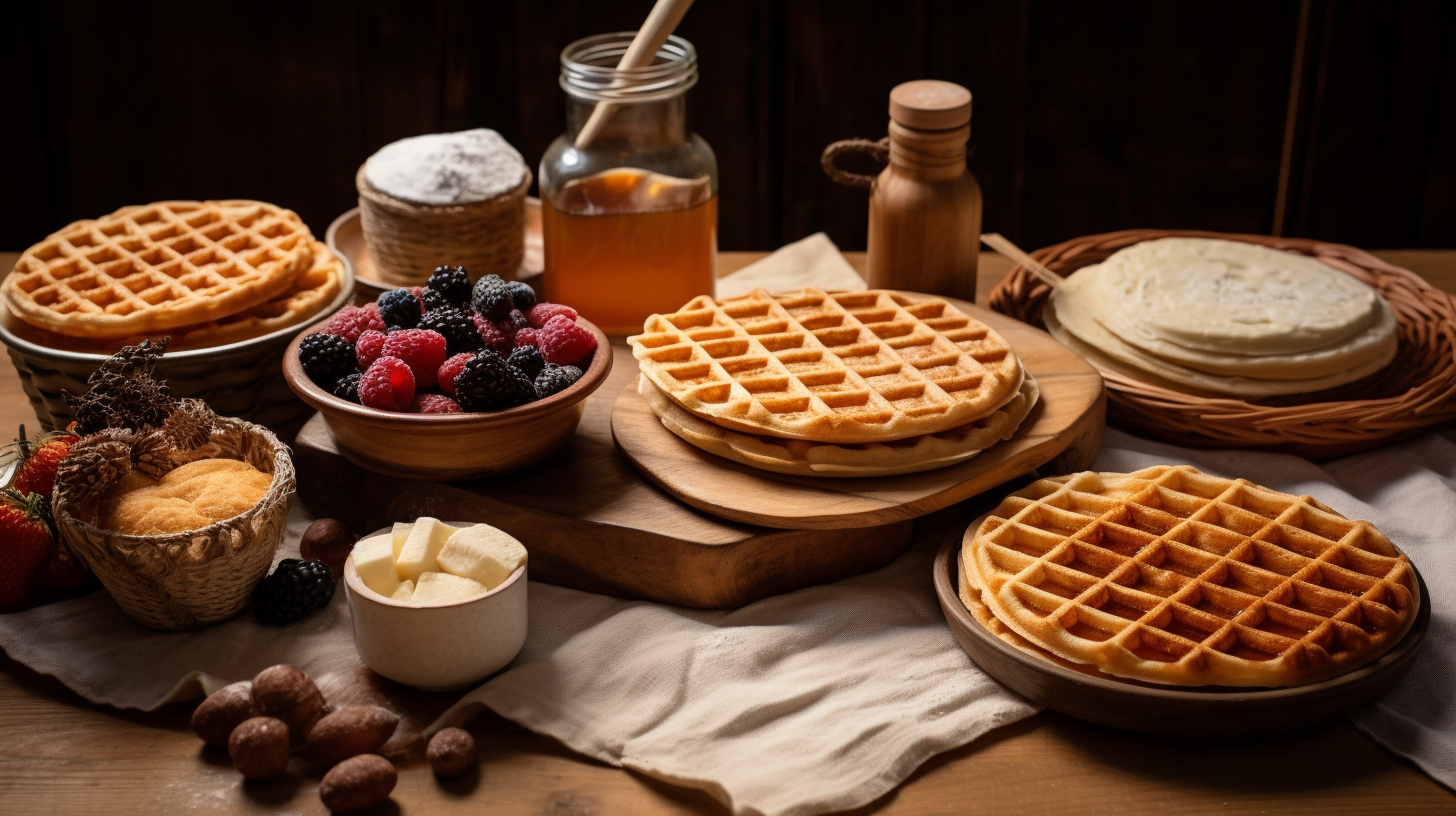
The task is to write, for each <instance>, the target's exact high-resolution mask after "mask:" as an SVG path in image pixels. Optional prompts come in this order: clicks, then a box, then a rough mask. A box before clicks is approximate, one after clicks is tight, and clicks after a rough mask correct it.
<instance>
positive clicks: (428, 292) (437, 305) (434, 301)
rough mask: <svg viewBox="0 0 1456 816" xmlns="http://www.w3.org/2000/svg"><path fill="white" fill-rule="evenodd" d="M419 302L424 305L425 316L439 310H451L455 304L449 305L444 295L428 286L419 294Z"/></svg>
mask: <svg viewBox="0 0 1456 816" xmlns="http://www.w3.org/2000/svg"><path fill="white" fill-rule="evenodd" d="M420 302H421V303H423V304H425V314H429V313H430V312H434V311H438V310H440V309H453V308H454V307H455V304H453V303H451V302H450V301H449V300H448V299H447V298H446V297H445V296H444V295H442V294H440V293H439V292H437V291H435V290H434V289H431V288H429V287H428V286H427V287H425V291H423V292H421V293H420Z"/></svg>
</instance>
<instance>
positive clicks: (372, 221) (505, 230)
mask: <svg viewBox="0 0 1456 816" xmlns="http://www.w3.org/2000/svg"><path fill="white" fill-rule="evenodd" d="M531 178H532V177H531V171H530V170H527V171H526V173H525V176H524V178H522V179H521V183H520V184H519V185H517V186H516V188H515V189H514V190H511V191H510V192H508V193H503V194H502V195H499V196H496V197H495V198H490V199H486V200H485V201H480V202H476V203H472V204H460V205H449V206H442V205H430V204H411V203H410V202H408V201H402V200H400V199H398V198H395V197H393V196H389V195H385V194H384V193H381V192H379V191H378V190H376V189H375V188H374V186H373V185H371V184H370V183H369V182H368V181H367V180H365V178H364V166H363V165H360V166H359V172H358V173H357V174H355V176H354V186H355V187H357V188H358V189H359V215H360V220H361V225H362V226H363V229H364V240H365V241H366V242H367V243H368V245H369V253H370V255H372V256H373V258H374V268H375V271H376V272H377V274H378V275H379V278H380V280H383V281H384V282H385V283H388V284H391V285H394V286H419V285H421V284H423V283H424V282H425V281H426V280H427V279H428V278H429V277H430V273H431V272H433V271H435V267H437V266H440V265H441V264H449V265H451V266H463V267H465V268H466V269H468V270H469V271H470V278H471V280H475V279H477V278H480V277H482V276H484V275H489V274H496V275H500V276H501V277H502V278H505V279H506V280H515V277H516V272H517V270H519V269H520V268H521V261H522V259H524V258H525V256H526V237H525V236H526V190H528V189H530V187H531Z"/></svg>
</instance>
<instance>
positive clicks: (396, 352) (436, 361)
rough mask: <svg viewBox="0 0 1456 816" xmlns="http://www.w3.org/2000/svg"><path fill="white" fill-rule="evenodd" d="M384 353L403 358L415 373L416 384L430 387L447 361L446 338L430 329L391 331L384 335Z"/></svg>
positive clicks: (387, 355) (388, 355) (411, 371)
mask: <svg viewBox="0 0 1456 816" xmlns="http://www.w3.org/2000/svg"><path fill="white" fill-rule="evenodd" d="M384 355H385V356H386V357H398V358H399V359H401V360H403V361H404V364H405V365H407V366H409V367H410V373H412V374H414V375H415V385H418V386H420V387H421V388H428V387H429V386H432V385H434V384H435V377H437V376H439V372H440V366H441V364H443V363H444V362H445V356H446V354H445V338H444V336H443V335H441V334H440V333H439V332H432V331H429V330H428V329H401V330H399V331H394V332H390V333H389V334H387V335H385V336H384Z"/></svg>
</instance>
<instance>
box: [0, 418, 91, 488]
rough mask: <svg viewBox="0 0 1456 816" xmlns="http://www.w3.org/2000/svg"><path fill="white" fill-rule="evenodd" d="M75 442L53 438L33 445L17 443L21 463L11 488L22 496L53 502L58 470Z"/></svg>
mask: <svg viewBox="0 0 1456 816" xmlns="http://www.w3.org/2000/svg"><path fill="white" fill-rule="evenodd" d="M22 433H23V431H22ZM75 442H76V437H75V436H72V435H71V434H51V435H47V436H43V437H41V438H40V439H37V440H35V441H33V442H26V441H25V440H23V439H22V440H21V441H19V442H17V443H16V445H17V446H18V448H19V451H20V455H21V460H20V465H19V467H17V468H16V470H15V478H14V480H12V481H11V482H10V486H11V487H12V488H14V489H15V492H17V493H19V494H20V495H22V496H28V495H30V494H31V493H39V494H40V495H42V496H45V497H46V499H50V498H51V493H52V492H53V491H54V490H55V486H56V468H57V467H58V466H59V465H60V464H61V460H62V459H65V458H66V454H67V453H69V452H70V451H71V445H73V444H75Z"/></svg>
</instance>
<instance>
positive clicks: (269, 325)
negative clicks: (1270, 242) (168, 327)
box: [169, 240, 344, 349]
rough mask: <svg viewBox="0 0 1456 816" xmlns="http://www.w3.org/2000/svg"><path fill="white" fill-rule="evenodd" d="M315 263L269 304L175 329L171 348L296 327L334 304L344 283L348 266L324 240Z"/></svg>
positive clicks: (319, 243) (316, 242)
mask: <svg viewBox="0 0 1456 816" xmlns="http://www.w3.org/2000/svg"><path fill="white" fill-rule="evenodd" d="M310 243H311V244H312V246H313V263H312V264H311V265H310V266H309V268H308V269H306V270H304V272H303V273H302V274H300V275H299V276H298V277H296V278H294V280H293V286H291V287H290V288H289V289H288V291H286V292H284V293H283V294H281V295H279V296H278V297H275V298H273V299H272V300H270V301H267V302H266V303H260V304H258V305H257V306H253V307H252V308H249V309H244V310H243V311H241V312H239V313H237V314H235V315H228V316H227V317H223V318H219V319H217V320H213V321H210V322H208V323H203V324H201V325H198V326H184V327H182V328H179V329H174V330H172V331H171V332H169V334H171V335H172V345H171V348H174V349H181V348H201V347H205V346H219V345H222V344H224V343H234V342H237V341H239V340H247V339H250V338H253V337H262V336H263V335H265V334H269V333H271V332H275V331H277V330H279V329H283V328H287V327H289V326H296V325H298V324H300V323H303V322H305V321H307V320H308V319H309V318H310V317H312V316H313V315H316V314H318V313H319V312H320V311H321V310H323V309H324V308H325V307H326V306H328V305H329V304H330V303H332V302H333V300H334V298H335V297H336V296H337V295H338V294H339V289H340V288H341V287H342V286H343V283H344V265H343V262H342V261H340V260H339V258H338V256H336V255H334V253H333V251H332V250H330V249H329V248H328V246H326V245H325V244H324V242H323V241H319V240H312V241H311V242H310Z"/></svg>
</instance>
